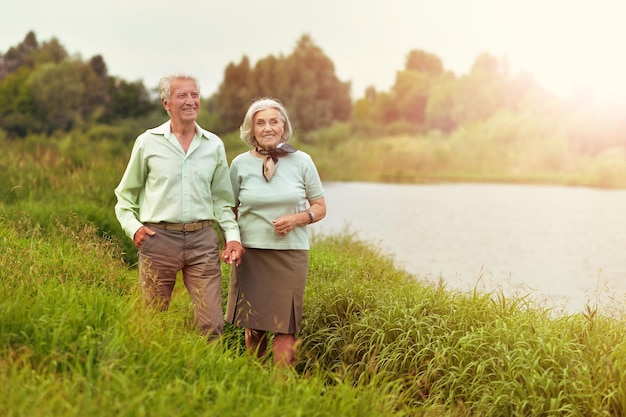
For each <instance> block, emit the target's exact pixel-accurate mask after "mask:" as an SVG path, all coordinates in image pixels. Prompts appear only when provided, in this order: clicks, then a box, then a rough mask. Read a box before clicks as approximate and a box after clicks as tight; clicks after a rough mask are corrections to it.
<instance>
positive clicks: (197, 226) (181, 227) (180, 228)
mask: <svg viewBox="0 0 626 417" xmlns="http://www.w3.org/2000/svg"><path fill="white" fill-rule="evenodd" d="M212 224H213V222H212V221H211V220H200V221H199V222H194V223H165V222H161V223H146V226H148V227H156V228H157V229H163V230H172V231H174V232H185V233H186V232H196V231H198V230H202V229H205V228H207V227H211V225H212Z"/></svg>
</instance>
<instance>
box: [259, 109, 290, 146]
mask: <svg viewBox="0 0 626 417" xmlns="http://www.w3.org/2000/svg"><path fill="white" fill-rule="evenodd" d="M252 123H253V124H254V137H255V138H256V140H257V142H259V148H262V149H265V150H270V149H274V148H275V147H276V146H278V144H279V143H280V141H281V140H282V137H283V133H284V132H285V123H284V122H283V121H282V120H281V118H280V112H279V111H278V110H277V109H274V108H270V109H267V110H259V111H258V112H256V113H255V114H254V116H253V117H252Z"/></svg>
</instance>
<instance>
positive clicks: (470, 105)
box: [452, 54, 510, 125]
mask: <svg viewBox="0 0 626 417" xmlns="http://www.w3.org/2000/svg"><path fill="white" fill-rule="evenodd" d="M509 77H510V75H509V70H508V66H507V65H506V64H503V63H501V62H500V61H498V59H497V58H495V57H494V56H493V55H490V54H482V55H480V56H479V57H478V58H477V59H476V61H475V62H474V65H473V66H472V69H471V71H470V73H469V74H468V75H465V76H463V77H461V78H460V80H459V82H458V84H457V87H456V89H455V92H454V98H453V103H454V104H453V107H452V119H453V120H454V123H455V124H456V125H461V124H464V123H471V122H475V121H480V120H486V119H488V118H489V117H491V116H492V115H493V114H495V112H496V111H497V110H498V109H500V108H506V107H508V106H507V104H510V102H509V101H508V100H507V98H506V95H507V83H508V82H509Z"/></svg>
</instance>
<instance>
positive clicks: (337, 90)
mask: <svg viewBox="0 0 626 417" xmlns="http://www.w3.org/2000/svg"><path fill="white" fill-rule="evenodd" d="M263 96H271V97H273V98H276V99H279V100H281V101H282V102H283V103H284V104H285V106H286V107H287V109H288V111H289V115H290V119H291V121H292V123H293V125H294V128H296V129H299V130H302V131H303V132H307V131H311V130H314V129H317V128H321V127H325V126H329V125H331V124H332V123H333V122H334V121H346V120H348V118H349V117H350V112H351V107H352V103H351V99H350V83H344V82H341V81H339V79H338V78H337V76H336V75H335V67H334V64H333V63H332V61H331V60H330V59H329V58H328V57H326V56H325V55H324V53H323V52H322V50H321V49H320V48H319V47H317V46H316V45H315V44H314V43H313V41H312V39H311V38H310V37H309V36H307V35H304V36H302V38H301V39H300V40H299V41H298V43H297V45H296V48H295V49H294V51H293V53H292V54H290V55H289V56H287V57H282V56H280V57H274V56H269V57H267V58H264V59H262V60H260V61H258V62H257V64H256V65H255V66H254V68H251V67H250V62H249V60H248V58H247V57H245V56H244V58H243V59H242V60H241V62H240V63H239V64H238V65H235V64H232V63H231V64H229V65H228V67H227V68H226V70H225V72H224V80H223V82H222V84H220V87H219V89H218V92H217V93H216V94H215V95H214V96H213V97H212V98H211V100H210V104H209V105H210V108H211V109H213V110H214V111H216V112H217V113H218V114H219V115H220V118H221V120H222V123H223V126H222V129H223V130H224V132H229V131H232V130H234V129H236V128H238V127H239V125H240V124H241V121H242V120H243V116H244V112H245V109H246V108H247V107H248V105H249V103H250V102H251V101H252V100H253V99H255V98H259V97H263Z"/></svg>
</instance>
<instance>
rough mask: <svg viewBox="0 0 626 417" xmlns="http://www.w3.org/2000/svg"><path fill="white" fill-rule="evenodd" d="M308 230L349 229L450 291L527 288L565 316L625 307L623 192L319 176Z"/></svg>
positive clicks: (625, 200)
mask: <svg viewBox="0 0 626 417" xmlns="http://www.w3.org/2000/svg"><path fill="white" fill-rule="evenodd" d="M324 187H325V195H326V203H327V206H328V215H327V217H326V218H325V219H324V220H323V221H321V222H319V223H316V224H315V225H313V226H311V230H312V232H313V233H315V234H338V233H342V232H346V231H347V232H352V233H354V234H356V236H357V237H358V238H360V239H361V240H365V241H368V242H371V243H373V244H375V245H376V246H378V247H379V248H380V249H381V251H382V252H384V253H388V254H390V255H391V256H392V257H393V259H394V261H395V263H396V265H397V266H398V267H401V268H404V269H406V270H407V271H408V272H410V273H412V274H414V275H416V276H418V277H419V278H423V279H428V280H431V281H438V280H439V279H440V278H441V279H443V281H444V282H445V283H446V285H447V286H448V287H449V288H454V289H461V290H470V289H474V288H478V289H480V290H481V291H492V290H494V289H500V290H502V291H503V292H504V293H505V294H521V295H528V296H529V297H531V298H533V299H534V300H536V301H538V302H541V303H543V304H545V305H549V306H554V307H557V310H558V309H561V308H562V309H563V310H565V311H566V312H569V313H572V312H577V311H581V310H583V309H584V308H585V305H586V304H589V305H590V306H593V305H595V304H598V305H599V306H600V307H606V306H615V305H617V306H621V307H624V308H626V302H625V300H626V298H625V294H626V190H598V189H591V188H579V187H557V186H535V185H496V184H437V185H400V184H375V183H325V184H324Z"/></svg>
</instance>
